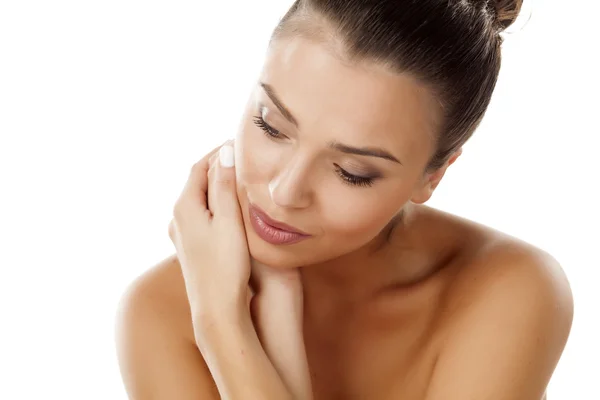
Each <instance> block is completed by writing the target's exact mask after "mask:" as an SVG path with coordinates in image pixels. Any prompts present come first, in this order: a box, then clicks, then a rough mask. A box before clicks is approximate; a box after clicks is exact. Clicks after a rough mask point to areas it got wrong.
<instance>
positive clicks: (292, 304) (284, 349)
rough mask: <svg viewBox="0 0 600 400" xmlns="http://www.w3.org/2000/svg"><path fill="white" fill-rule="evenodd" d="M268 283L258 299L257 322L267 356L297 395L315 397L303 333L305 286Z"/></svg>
mask: <svg viewBox="0 0 600 400" xmlns="http://www.w3.org/2000/svg"><path fill="white" fill-rule="evenodd" d="M299 290H300V292H299V293H297V292H296V291H295V290H294V289H291V290H290V288H289V287H283V286H280V285H273V286H267V287H264V288H263V290H262V291H261V292H260V293H259V294H258V295H257V298H256V299H255V301H256V304H254V305H253V309H254V310H256V311H257V315H254V318H255V326H256V329H257V331H258V336H259V338H260V342H261V343H262V346H263V348H264V349H265V352H266V353H267V356H268V357H269V359H270V360H271V362H272V363H273V365H274V367H275V369H276V370H277V372H278V373H279V376H281V379H282V380H283V381H284V383H285V385H286V386H287V387H288V388H289V390H290V391H291V392H292V394H293V395H294V398H297V399H303V400H311V399H312V397H313V395H312V385H311V380H310V373H309V368H308V361H307V357H306V348H305V345H304V335H303V326H302V325H303V310H302V295H301V290H302V289H301V288H299Z"/></svg>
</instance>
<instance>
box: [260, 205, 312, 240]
mask: <svg viewBox="0 0 600 400" xmlns="http://www.w3.org/2000/svg"><path fill="white" fill-rule="evenodd" d="M249 214H250V221H251V223H252V227H253V228H254V231H255V232H256V234H257V235H258V236H259V237H260V238H261V239H263V240H264V241H266V242H268V243H271V244H292V243H297V242H299V241H301V240H304V239H307V238H309V237H310V236H311V235H309V234H308V233H306V232H303V231H301V230H299V229H297V228H295V227H293V226H291V225H287V224H285V223H283V222H279V221H277V220H274V219H272V218H271V217H269V216H268V215H267V213H265V212H264V211H263V210H261V209H260V208H258V207H257V206H255V205H253V204H250V206H249Z"/></svg>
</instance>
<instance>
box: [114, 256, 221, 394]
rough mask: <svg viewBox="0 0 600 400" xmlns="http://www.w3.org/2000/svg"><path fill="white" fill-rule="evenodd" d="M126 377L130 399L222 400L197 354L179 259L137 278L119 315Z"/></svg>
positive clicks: (119, 342) (119, 343) (120, 350)
mask: <svg viewBox="0 0 600 400" xmlns="http://www.w3.org/2000/svg"><path fill="white" fill-rule="evenodd" d="M115 327H116V331H115V338H116V345H117V355H118V360H119V367H120V370H121V376H122V379H123V383H124V385H125V389H126V390H127V394H128V396H129V398H131V399H156V400H162V399H165V400H166V399H172V398H177V399H193V398H207V399H212V398H215V399H217V398H219V397H218V391H217V390H216V387H215V385H214V382H213V380H212V377H211V376H210V372H209V371H208V368H207V367H206V364H205V362H204V360H203V358H202V354H201V353H200V351H199V350H198V348H197V346H196V344H195V341H194V334H193V329H192V323H191V314H190V309H189V304H188V302H187V296H186V292H185V284H184V281H183V276H182V275H181V269H180V266H179V262H178V260H177V257H176V256H174V255H173V256H170V257H168V258H166V259H164V260H162V261H160V262H159V263H157V264H156V265H155V266H153V267H152V268H150V269H149V270H147V271H146V272H144V273H143V274H142V275H140V276H139V277H137V278H136V279H135V280H134V281H133V282H132V283H131V284H130V285H129V286H128V288H127V290H126V291H125V292H124V293H123V295H122V297H121V300H120V302H119V307H118V312H117V316H116V326H115Z"/></svg>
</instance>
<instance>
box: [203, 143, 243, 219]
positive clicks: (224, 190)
mask: <svg viewBox="0 0 600 400" xmlns="http://www.w3.org/2000/svg"><path fill="white" fill-rule="evenodd" d="M208 185H209V193H208V196H209V199H208V202H209V204H210V210H211V211H212V213H213V215H214V216H216V217H232V218H239V217H241V213H240V207H239V203H238V199H237V192H236V185H235V157H234V148H233V142H228V143H226V144H225V145H223V146H222V147H221V149H220V150H219V157H218V159H217V160H215V162H214V164H213V166H212V168H211V172H210V173H209V184H208Z"/></svg>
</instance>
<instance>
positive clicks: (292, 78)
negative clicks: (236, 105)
mask: <svg viewBox="0 0 600 400" xmlns="http://www.w3.org/2000/svg"><path fill="white" fill-rule="evenodd" d="M260 82H261V84H259V85H257V88H256V90H255V91H254V93H253V95H252V96H251V99H250V101H249V102H248V105H247V109H246V111H245V113H244V116H243V119H242V123H241V129H240V131H239V132H238V135H237V137H236V140H235V151H236V161H235V163H236V164H235V169H236V171H235V173H236V179H235V180H236V191H237V193H236V194H237V199H238V201H239V205H240V210H241V215H242V216H241V219H242V220H243V221H240V222H239V223H240V224H243V226H244V227H245V228H246V234H247V241H248V249H249V252H250V254H251V255H252V257H253V258H254V259H256V260H258V261H259V262H260V263H263V264H264V265H269V266H271V267H273V268H274V269H276V270H280V271H286V270H287V271H289V270H294V269H299V271H300V274H301V280H302V282H301V283H302V293H303V314H302V315H303V326H302V328H301V330H302V331H303V334H304V335H303V341H304V346H305V350H306V354H307V358H308V369H309V372H310V377H311V387H312V393H313V396H314V399H315V400H329V399H344V400H346V399H348V400H352V399H382V400H386V399H390V400H392V399H411V400H412V399H415V400H420V399H423V400H480V399H489V400H538V399H541V398H543V396H544V392H545V388H546V386H547V384H548V381H549V380H550V377H551V375H552V372H553V371H554V368H555V367H556V364H557V362H558V360H559V358H560V355H561V353H562V351H563V348H564V346H565V343H566V341H567V337H568V334H569V331H570V327H571V321H572V316H573V299H572V294H571V291H570V288H569V284H568V281H567V279H566V277H565V275H564V273H563V271H562V269H561V267H560V266H559V265H558V263H557V262H556V261H555V260H554V259H553V258H552V257H550V256H549V255H547V254H546V253H545V252H543V251H541V250H539V249H537V248H534V247H533V246H531V245H529V244H526V243H524V242H522V241H519V240H518V239H515V238H512V237H509V236H507V235H505V234H502V233H500V232H497V231H495V230H493V229H491V228H488V227H484V226H482V225H479V224H476V223H474V222H471V221H468V220H465V219H463V218H459V217H456V216H453V215H450V214H448V213H444V212H441V211H438V210H435V209H432V208H430V207H427V206H425V205H424V204H423V203H425V202H426V201H427V200H428V199H429V198H430V196H431V195H432V193H433V191H434V190H435V188H436V186H437V185H438V184H439V182H440V180H441V179H442V177H443V176H444V174H445V172H446V169H447V168H448V167H449V166H450V165H451V164H452V163H453V162H455V161H456V159H457V158H458V156H460V150H458V151H457V152H456V153H455V154H454V155H453V156H452V157H451V158H450V159H449V160H448V162H447V163H446V164H445V165H444V166H443V167H441V168H439V169H437V170H435V171H428V172H426V173H424V172H423V171H424V170H425V167H426V165H427V161H428V159H429V158H430V157H431V155H432V152H433V151H434V147H435V146H434V142H433V141H432V140H431V139H432V135H431V132H432V129H433V128H435V126H436V121H438V118H439V110H438V109H436V104H437V103H436V101H435V98H434V97H432V94H431V93H429V92H428V91H427V89H426V88H425V87H424V86H423V85H420V84H419V82H417V81H415V80H414V79H413V78H412V77H409V76H401V75H397V74H393V73H390V71H388V70H386V69H385V68H382V67H381V66H377V65H370V64H368V63H363V64H360V65H349V64H348V63H346V62H344V61H341V60H340V57H339V54H336V53H335V51H334V52H332V51H331V46H321V45H319V44H318V43H314V42H313V41H308V40H302V39H294V40H291V41H288V42H285V43H284V42H282V43H279V44H277V43H275V44H274V45H273V47H272V49H271V51H270V53H269V55H268V57H267V61H266V63H265V67H264V69H263V71H262V74H261V77H260ZM274 94H276V96H273V95H274ZM275 97H276V99H275ZM277 103H279V104H277ZM292 115H293V116H292ZM257 117H261V118H262V119H263V121H262V122H260V119H258V120H257ZM257 121H258V123H257ZM265 124H268V125H269V126H270V127H271V128H272V129H271V130H269V129H267V131H265V129H264V128H265ZM261 126H262V127H261ZM273 129H274V130H273ZM263 131H265V132H263ZM332 143H334V144H335V143H337V144H343V145H349V146H351V147H361V148H365V147H369V148H372V147H378V148H382V149H384V150H385V151H386V152H388V153H389V154H391V155H392V156H393V157H394V158H397V159H399V160H401V163H400V162H396V161H390V159H389V157H388V158H382V157H377V156H365V155H364V154H362V155H361V154H356V153H352V152H350V153H349V152H347V151H341V150H339V148H340V146H337V147H336V146H332ZM342 148H344V149H347V146H346V147H344V146H342ZM340 170H343V171H345V172H343V173H341V174H340ZM347 174H351V175H356V176H363V177H364V176H370V177H373V178H374V179H373V182H371V183H369V184H365V185H361V186H360V187H359V186H358V185H353V184H351V183H348V181H347V180H346V179H345V177H346V176H347ZM209 192H210V191H209ZM249 204H254V205H257V206H259V207H260V208H262V209H263V210H264V211H266V212H267V213H269V214H270V215H271V217H273V218H275V219H278V220H280V221H281V222H284V223H286V224H288V225H292V226H295V227H297V228H298V229H300V230H302V231H304V232H307V233H309V234H310V235H311V237H310V238H309V239H307V240H305V241H303V242H299V243H297V244H293V245H287V246H276V245H273V244H269V243H267V242H266V241H263V240H262V239H261V238H259V236H258V235H257V234H256V232H254V231H253V230H252V228H251V224H250V217H249V215H248V207H249ZM398 215H401V216H402V218H401V219H400V221H399V222H400V223H399V224H398V226H397V228H396V229H395V230H393V231H392V233H391V236H390V237H389V242H386V241H385V240H384V239H383V236H384V235H383V233H385V232H386V226H387V225H388V224H389V223H390V221H393V220H394V219H395V218H396V217H397V216H398ZM224 240H225V239H224ZM181 271H182V269H181V266H180V264H179V262H178V260H177V257H176V256H172V257H169V258H168V259H165V260H163V261H162V262H160V263H159V264H158V265H156V266H155V267H154V268H152V269H151V270H150V271H148V272H147V273H145V274H144V275H142V276H141V277H140V278H139V279H137V280H136V281H135V282H134V283H133V284H132V286H131V287H130V288H129V290H128V291H127V293H126V295H125V296H124V298H123V301H122V302H121V308H120V310H121V312H120V314H119V324H118V349H119V350H118V351H119V360H120V365H121V372H122V375H123V380H124V382H125V386H126V388H127V391H128V393H129V395H130V396H131V398H133V399H144V400H145V399H157V400H163V399H174V398H176V399H182V400H185V399H198V398H201V399H218V398H219V392H218V390H217V387H216V386H215V382H214V381H213V379H212V377H211V373H210V372H209V368H208V367H207V363H205V362H204V360H203V357H202V354H201V353H200V351H199V349H198V346H197V340H196V337H195V334H194V329H195V328H197V326H196V327H195V326H194V325H193V324H192V313H191V311H190V305H189V302H188V297H187V296H186V286H185V282H184V277H183V276H182V272H181ZM264 312H268V310H264ZM275 322H276V321H275ZM281 324H282V325H286V324H284V323H281ZM227 326H229V325H227ZM286 327H289V325H286ZM268 329H269V332H270V333H271V334H272V335H273V334H274V335H273V336H272V337H273V338H276V336H277V335H276V334H277V331H276V329H277V324H273V325H272V326H270V327H268ZM273 329H275V331H273ZM257 330H259V329H257ZM284 350H285V349H284ZM296 350H298V349H296ZM300 350H302V351H303V349H300ZM300 353H301V352H298V353H297V354H300ZM271 358H273V357H271ZM284 359H285V358H284ZM288 359H293V358H288ZM271 361H272V362H273V359H271ZM279 367H280V368H281V367H282V366H281V365H280V366H279ZM281 369H282V370H285V368H281ZM271 377H272V375H271ZM285 378H287V379H288V380H289V379H292V380H293V378H294V376H287V377H285ZM233 381H235V379H234V380H233ZM229 382H231V380H230V381H229ZM234 383H235V382H234ZM279 387H281V386H279ZM299 387H303V386H302V385H299ZM234 400H237V399H234Z"/></svg>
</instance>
